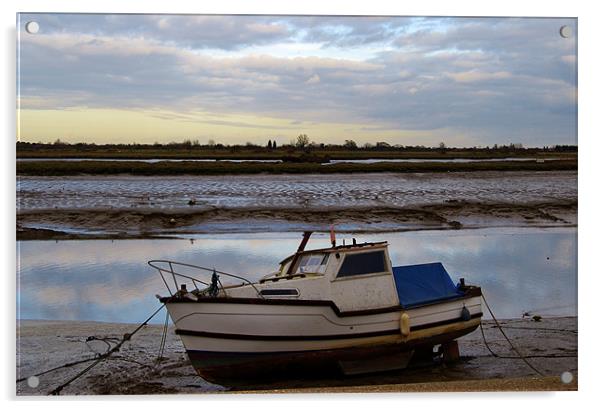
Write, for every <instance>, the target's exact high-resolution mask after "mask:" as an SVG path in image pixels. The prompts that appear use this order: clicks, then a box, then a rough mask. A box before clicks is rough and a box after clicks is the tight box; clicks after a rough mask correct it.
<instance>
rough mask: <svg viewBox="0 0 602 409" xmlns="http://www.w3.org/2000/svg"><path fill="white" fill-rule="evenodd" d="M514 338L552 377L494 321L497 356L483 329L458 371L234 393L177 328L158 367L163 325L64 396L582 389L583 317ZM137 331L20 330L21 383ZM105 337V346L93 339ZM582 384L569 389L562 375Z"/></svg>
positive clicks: (48, 324) (44, 385) (433, 369)
mask: <svg viewBox="0 0 602 409" xmlns="http://www.w3.org/2000/svg"><path fill="white" fill-rule="evenodd" d="M501 323H502V325H503V326H504V328H505V331H506V333H507V334H508V336H509V337H510V338H511V339H512V340H513V342H514V343H515V345H517V347H518V348H519V349H520V350H521V352H522V353H523V354H524V355H526V356H528V357H529V358H528V359H529V362H530V363H531V364H532V365H534V366H535V367H536V368H537V369H538V370H539V371H540V372H542V373H543V375H544V376H538V375H537V374H535V373H534V372H533V371H532V370H531V369H530V368H529V367H528V366H527V365H526V364H525V363H524V362H523V361H521V360H520V359H517V357H516V355H515V354H514V353H513V352H512V350H510V348H509V346H508V345H507V343H506V342H505V340H504V339H503V337H502V335H501V334H500V332H499V331H498V330H497V328H496V327H495V326H494V324H493V323H492V322H490V321H485V322H484V325H483V326H484V332H485V336H486V339H487V341H488V343H489V345H490V347H491V348H492V349H493V350H494V351H495V352H496V354H498V355H500V356H502V357H506V358H495V357H493V356H491V354H490V353H489V351H488V350H487V348H486V347H485V345H484V343H483V338H482V335H481V332H480V331H479V330H477V331H475V332H473V333H471V334H469V335H467V336H465V337H463V338H461V339H460V340H459V345H460V351H461V355H462V359H461V361H460V362H458V363H456V364H453V365H445V364H443V363H437V362H435V363H433V364H429V365H424V364H420V365H415V366H413V367H411V368H408V369H406V370H404V371H397V372H389V373H384V374H375V375H366V376H356V377H347V378H345V377H338V378H316V379H311V380H308V379H298V380H287V381H283V382H279V383H261V384H255V385H249V386H248V387H245V388H243V389H239V390H229V389H227V388H224V387H222V386H219V385H213V384H210V383H208V382H205V381H204V380H203V379H201V378H200V377H198V376H197V375H196V373H195V372H194V371H193V369H192V367H191V366H190V364H189V363H188V360H187V357H186V354H185V352H184V348H183V346H182V344H181V342H180V339H179V337H178V336H177V335H175V334H174V332H173V328H172V327H170V329H169V331H168V336H167V342H166V348H165V353H164V357H163V359H162V360H161V361H159V362H157V361H156V358H157V353H158V351H159V343H160V340H161V332H162V326H161V325H148V326H147V327H145V328H144V329H142V330H141V331H140V332H139V333H138V334H136V336H135V337H134V338H133V339H132V341H131V342H129V343H126V344H125V346H124V347H123V348H122V349H121V351H120V352H118V353H116V354H114V355H113V358H111V359H110V360H107V361H104V362H102V363H101V364H99V365H97V366H96V367H95V368H94V369H93V370H92V371H90V372H89V373H87V374H86V375H84V376H83V377H81V378H79V379H78V380H76V381H75V382H73V383H72V384H71V385H69V386H68V387H66V388H65V389H64V391H63V394H67V395H79V394H176V393H177V394H188V393H223V392H230V393H232V392H236V393H325V392H329V393H331V392H432V391H525V390H527V391H529V390H538V391H541V390H576V389H577V318H576V317H564V318H554V317H544V319H543V320H542V321H540V322H535V321H532V320H530V319H528V318H524V319H512V320H502V321H501ZM136 326H137V325H135V324H110V323H99V322H77V321H33V320H23V321H20V322H18V323H17V337H18V338H17V348H18V350H17V379H19V378H27V377H29V376H31V375H33V374H36V373H40V372H43V371H45V370H48V369H51V368H53V367H56V366H60V365H64V364H66V363H69V362H73V361H78V360H82V359H86V358H93V357H94V356H95V355H96V354H97V353H99V352H104V351H105V350H106V349H107V345H108V344H107V342H108V343H109V344H114V343H115V342H116V340H118V339H121V337H122V335H123V334H124V333H126V332H131V331H132V330H133V329H134V328H135V327H136ZM89 337H95V338H101V339H102V340H98V339H94V340H89V341H87V342H86V340H88V339H90V338H89ZM87 364H89V363H83V364H79V365H75V366H73V367H67V368H63V369H59V370H57V371H54V372H52V373H49V374H46V375H41V376H40V377H39V380H40V383H39V385H38V386H37V387H35V388H32V387H30V386H28V383H27V381H24V382H19V383H17V394H18V395H46V394H47V393H48V392H49V391H51V390H52V389H53V388H55V387H57V386H58V385H60V384H61V383H63V382H65V381H66V380H67V379H69V378H70V377H72V376H74V375H75V374H76V373H77V372H79V371H80V370H82V369H83V368H84V367H85V366H86V365H87ZM563 372H570V373H571V374H572V375H573V376H574V379H573V381H572V382H570V383H568V384H565V383H563V382H561V380H560V375H561V374H562V373H563Z"/></svg>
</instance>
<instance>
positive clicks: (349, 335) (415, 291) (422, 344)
mask: <svg viewBox="0 0 602 409" xmlns="http://www.w3.org/2000/svg"><path fill="white" fill-rule="evenodd" d="M310 234H311V233H305V234H304V237H303V240H302V242H301V245H300V246H299V249H298V250H297V252H296V253H294V254H293V255H291V256H289V257H287V258H286V259H284V260H283V261H282V262H281V263H280V268H279V269H278V270H277V271H276V272H274V273H272V274H269V275H267V276H265V277H263V278H262V279H261V280H259V281H257V282H251V281H249V280H247V279H245V278H244V277H242V276H241V275H243V274H244V273H240V274H241V275H234V274H230V273H225V272H221V271H216V270H213V269H207V268H204V267H200V266H194V265H190V264H184V263H177V262H173V261H167V260H153V261H150V262H149V264H150V265H151V266H152V267H154V268H156V269H157V270H158V271H159V272H160V273H161V277H162V278H163V281H164V283H165V285H166V286H167V288H168V290H169V292H170V296H168V297H161V298H160V300H161V302H163V303H165V305H166V307H167V309H168V311H169V315H170V317H171V319H172V321H173V323H174V324H175V327H176V333H177V334H179V335H180V337H181V339H182V342H183V344H184V346H185V348H186V351H187V353H188V356H189V358H190V361H191V363H192V365H193V366H194V368H195V369H196V371H197V372H198V374H199V375H200V376H201V377H203V378H204V379H206V380H208V381H210V382H214V383H218V384H222V385H226V384H236V383H240V382H245V380H249V379H257V376H261V375H271V376H275V374H285V375H286V374H287V373H288V374H290V375H293V374H298V373H299V371H303V370H306V369H309V370H311V371H315V370H316V369H317V368H330V369H333V368H335V369H337V370H342V371H343V372H344V373H346V374H353V373H362V372H369V371H377V370H388V369H396V368H403V367H405V366H406V365H407V363H408V361H409V359H410V357H411V356H412V353H413V352H414V351H427V352H428V351H430V352H431V353H432V351H433V347H434V346H436V345H441V344H444V345H445V344H447V343H449V342H451V341H453V340H454V339H456V338H458V337H460V336H462V335H465V334H467V333H469V332H471V331H473V330H475V329H476V328H477V327H478V325H479V324H480V321H481V316H482V312H481V289H480V287H476V286H468V285H465V284H464V280H463V279H461V280H460V283H459V284H457V285H455V284H454V283H453V281H452V280H451V278H450V277H449V275H448V274H447V272H446V271H445V268H444V267H443V265H442V264H441V263H430V264H420V265H412V266H402V267H393V266H392V264H391V260H390V258H389V252H388V243H387V242H378V243H362V244H359V243H356V242H355V240H353V243H352V244H350V245H335V242H334V240H333V245H332V247H329V248H322V249H315V250H305V247H306V244H307V242H308V240H309V236H310ZM189 271H204V272H211V273H212V274H209V275H210V276H211V281H210V282H209V280H206V281H202V280H200V279H198V278H196V277H193V276H192V274H190V273H189ZM185 273H186V274H185ZM225 278H230V279H236V280H240V282H239V283H238V284H234V285H224V284H222V280H223V279H225Z"/></svg>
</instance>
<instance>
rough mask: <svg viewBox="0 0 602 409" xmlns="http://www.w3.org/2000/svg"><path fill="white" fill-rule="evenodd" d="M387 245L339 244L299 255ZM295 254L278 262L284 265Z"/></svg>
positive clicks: (385, 243) (384, 245)
mask: <svg viewBox="0 0 602 409" xmlns="http://www.w3.org/2000/svg"><path fill="white" fill-rule="evenodd" d="M388 245H389V243H388V242H386V241H378V242H371V243H368V242H365V243H356V244H345V245H342V244H341V245H339V246H334V247H324V248H321V249H312V250H304V251H301V252H299V255H304V254H312V253H344V252H348V251H354V250H358V249H365V248H380V247H386V246H388ZM295 254H296V253H293V254H291V255H290V256H288V257H286V258H285V259H284V260H282V261H281V262H280V264H283V263H286V262H287V261H289V260H290V259H291V258H293V257H294V256H295Z"/></svg>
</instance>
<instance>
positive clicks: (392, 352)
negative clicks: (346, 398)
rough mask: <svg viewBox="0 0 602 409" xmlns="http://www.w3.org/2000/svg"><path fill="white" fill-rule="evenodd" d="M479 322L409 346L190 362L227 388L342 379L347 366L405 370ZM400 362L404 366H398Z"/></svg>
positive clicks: (233, 355) (208, 355)
mask: <svg viewBox="0 0 602 409" xmlns="http://www.w3.org/2000/svg"><path fill="white" fill-rule="evenodd" d="M477 327H478V320H476V319H475V320H473V321H472V322H470V323H468V324H466V325H462V326H461V328H458V329H455V330H449V329H448V330H446V331H445V332H444V333H441V334H438V335H431V336H425V337H424V338H418V339H416V340H413V341H410V342H391V343H383V344H380V345H371V346H360V347H348V348H336V349H322V350H312V351H292V352H215V351H199V350H192V349H187V351H186V352H187V354H188V357H189V359H190V362H191V364H192V366H193V367H194V369H195V370H196V372H197V373H198V374H199V376H201V377H202V378H203V379H205V380H207V381H209V382H212V383H216V384H219V385H225V386H237V385H245V384H253V383H256V382H257V380H258V379H261V380H265V379H281V378H282V377H286V378H291V377H295V378H297V379H299V378H304V377H311V378H313V379H315V378H316V376H321V377H324V376H329V375H340V374H341V372H343V373H345V371H344V369H343V365H344V364H345V363H355V364H357V363H360V364H361V363H364V362H365V363H369V364H371V363H372V362H374V361H378V362H380V363H382V362H383V360H386V361H387V362H388V363H387V364H385V365H382V364H380V365H377V366H370V368H371V370H368V371H366V370H364V371H362V372H363V373H365V372H382V371H387V370H395V369H403V368H404V367H405V366H406V365H407V362H408V360H409V358H410V357H411V353H412V352H413V351H414V350H415V349H419V348H432V347H433V346H435V345H439V344H444V343H446V342H450V341H452V340H454V339H456V338H459V337H461V336H463V335H466V334H468V333H470V332H472V331H474V330H475V329H476V328H477ZM399 359H401V360H402V361H403V362H405V364H402V365H398V364H397V362H398V361H399Z"/></svg>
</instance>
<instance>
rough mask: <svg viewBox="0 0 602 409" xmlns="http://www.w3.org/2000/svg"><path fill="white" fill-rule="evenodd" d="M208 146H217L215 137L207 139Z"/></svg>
mask: <svg viewBox="0 0 602 409" xmlns="http://www.w3.org/2000/svg"><path fill="white" fill-rule="evenodd" d="M207 146H209V147H210V148H214V147H215V141H214V140H213V139H209V140H208V141H207Z"/></svg>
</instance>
